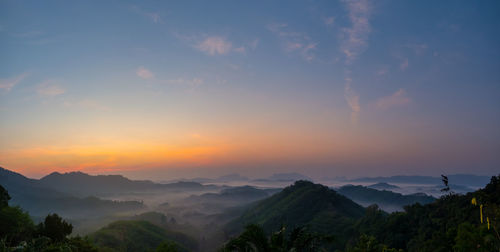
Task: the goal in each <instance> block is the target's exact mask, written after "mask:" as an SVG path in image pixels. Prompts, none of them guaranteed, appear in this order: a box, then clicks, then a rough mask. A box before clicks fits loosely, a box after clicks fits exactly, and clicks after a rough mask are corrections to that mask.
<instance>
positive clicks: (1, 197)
mask: <svg viewBox="0 0 500 252" xmlns="http://www.w3.org/2000/svg"><path fill="white" fill-rule="evenodd" d="M9 200H10V195H9V193H8V192H7V190H5V188H3V186H2V185H0V209H1V208H4V207H6V206H8V205H9Z"/></svg>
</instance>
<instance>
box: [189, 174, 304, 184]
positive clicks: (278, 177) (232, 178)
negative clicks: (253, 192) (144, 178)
mask: <svg viewBox="0 0 500 252" xmlns="http://www.w3.org/2000/svg"><path fill="white" fill-rule="evenodd" d="M297 180H308V181H312V179H311V178H310V177H307V176H305V175H303V174H300V173H295V172H291V173H275V174H273V175H271V176H269V177H267V178H258V179H250V178H248V177H245V176H241V175H240V174H238V173H231V174H227V175H224V176H220V177H218V178H192V179H180V181H192V182H198V183H227V182H273V181H280V182H294V181H297Z"/></svg>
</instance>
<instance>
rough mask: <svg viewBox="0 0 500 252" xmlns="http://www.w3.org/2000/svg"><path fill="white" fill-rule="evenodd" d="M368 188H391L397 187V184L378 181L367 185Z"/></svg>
mask: <svg viewBox="0 0 500 252" xmlns="http://www.w3.org/2000/svg"><path fill="white" fill-rule="evenodd" d="M367 187H368V188H373V189H377V190H393V189H398V188H399V186H395V185H391V184H388V183H385V182H379V183H376V184H373V185H369V186H367Z"/></svg>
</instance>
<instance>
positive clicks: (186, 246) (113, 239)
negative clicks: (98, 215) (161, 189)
mask: <svg viewBox="0 0 500 252" xmlns="http://www.w3.org/2000/svg"><path fill="white" fill-rule="evenodd" d="M89 237H90V239H91V240H92V241H93V242H94V243H95V244H96V245H98V246H99V247H101V248H104V249H110V250H112V251H146V250H152V249H154V248H156V247H158V246H159V245H160V244H161V243H162V242H165V241H170V242H174V243H175V244H176V245H177V247H178V249H179V250H180V251H195V250H197V247H198V245H197V243H196V241H195V240H194V239H193V238H190V237H188V236H187V235H184V234H182V233H178V232H173V231H169V230H166V229H163V228H161V227H159V226H156V225H154V224H152V223H150V222H147V221H141V220H136V221H134V220H128V221H117V222H113V223H111V224H109V225H108V226H106V227H104V228H102V229H100V230H98V231H97V232H95V233H93V234H91V235H90V236H89Z"/></svg>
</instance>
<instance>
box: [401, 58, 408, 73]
mask: <svg viewBox="0 0 500 252" xmlns="http://www.w3.org/2000/svg"><path fill="white" fill-rule="evenodd" d="M408 65H409V62H408V58H404V59H403V61H402V62H401V64H399V68H400V69H401V70H403V71H404V70H406V68H408Z"/></svg>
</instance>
